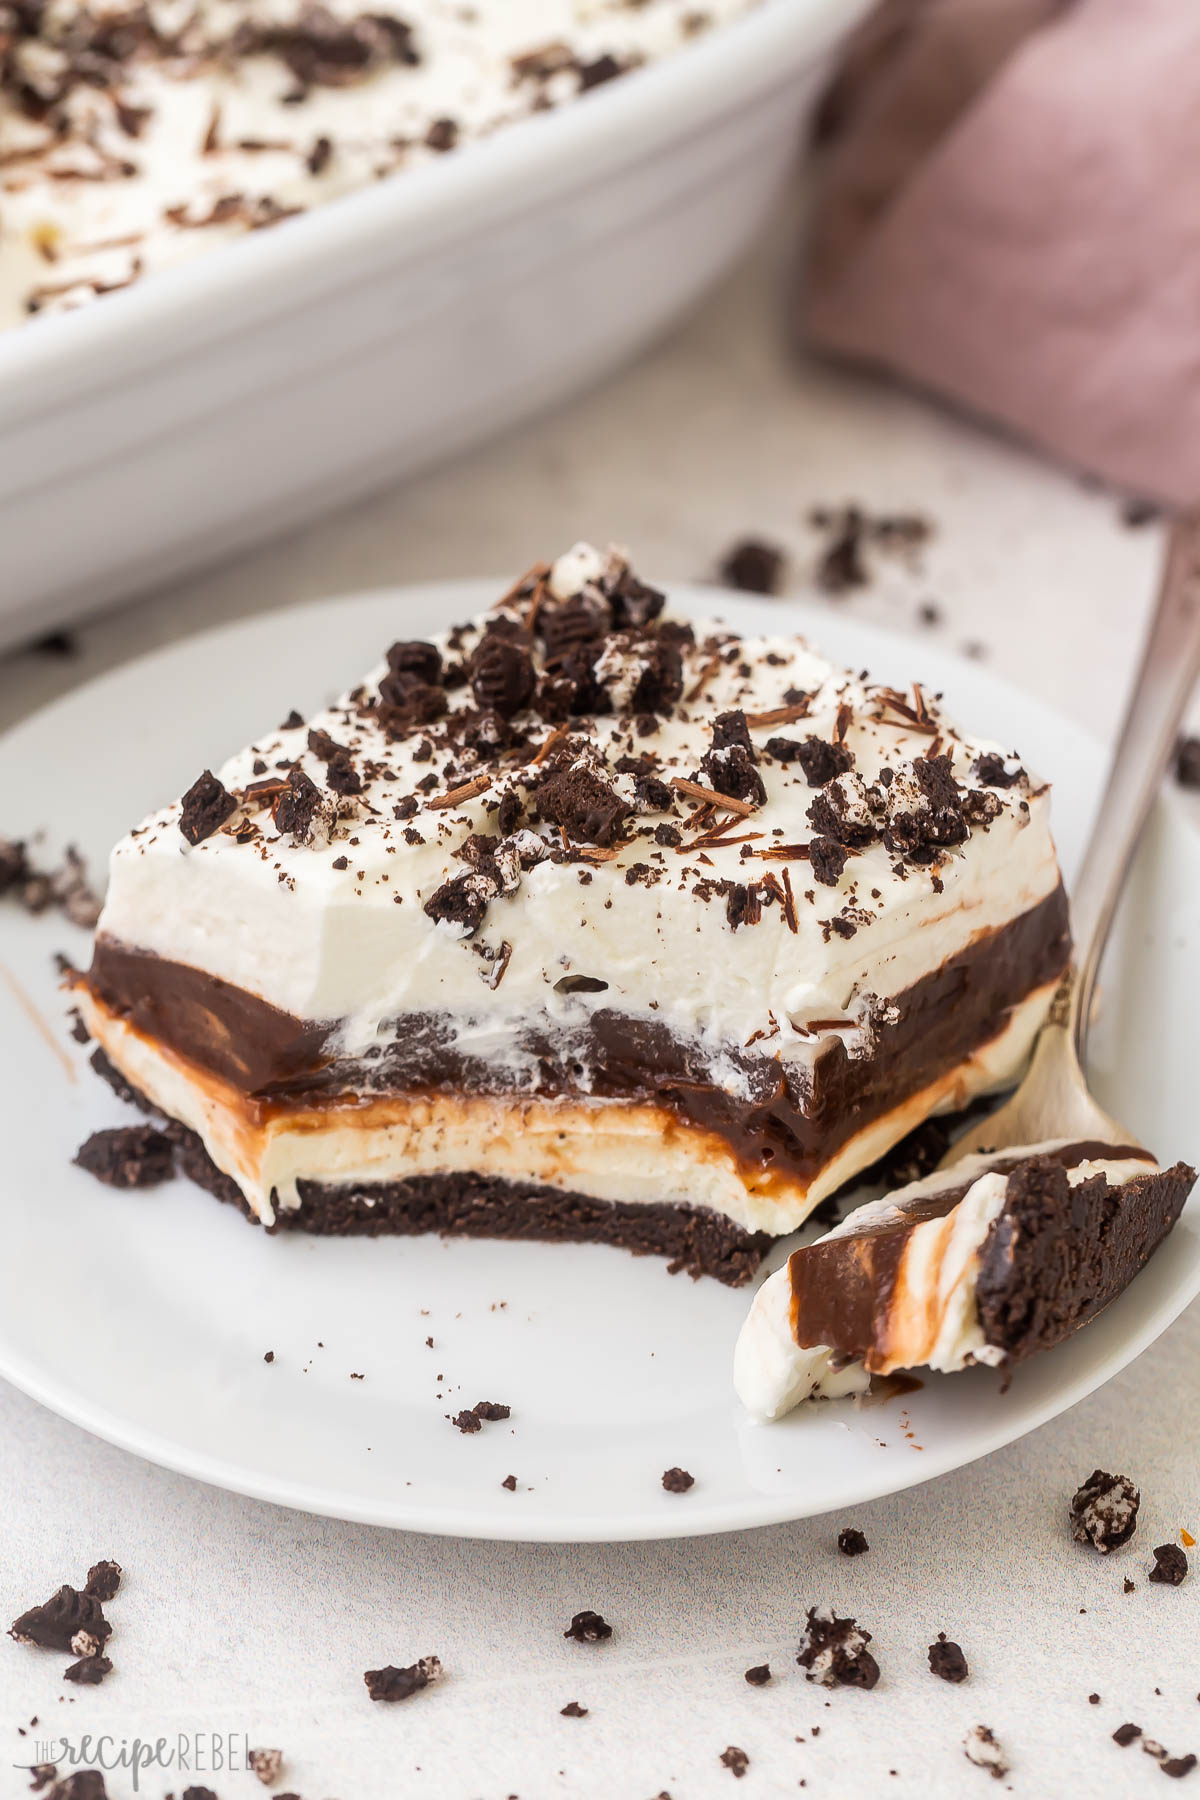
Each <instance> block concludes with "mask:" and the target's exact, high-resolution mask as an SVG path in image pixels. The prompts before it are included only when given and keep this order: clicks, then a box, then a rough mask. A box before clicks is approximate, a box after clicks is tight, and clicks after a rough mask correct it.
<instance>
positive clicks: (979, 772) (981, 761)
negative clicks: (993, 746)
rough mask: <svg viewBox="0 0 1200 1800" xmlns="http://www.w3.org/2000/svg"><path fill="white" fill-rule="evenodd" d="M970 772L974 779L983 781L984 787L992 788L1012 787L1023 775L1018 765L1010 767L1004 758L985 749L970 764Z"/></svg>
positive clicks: (1023, 772) (1022, 770)
mask: <svg viewBox="0 0 1200 1800" xmlns="http://www.w3.org/2000/svg"><path fill="white" fill-rule="evenodd" d="M971 773H972V775H974V777H975V779H976V781H981V782H982V783H983V785H984V787H993V788H1010V787H1014V786H1015V785H1016V783H1017V782H1018V781H1021V780H1023V779H1024V776H1025V771H1024V769H1022V768H1020V767H1017V768H1014V769H1010V768H1009V766H1008V764H1007V763H1006V762H1005V760H1004V758H1003V757H1002V756H997V755H996V754H995V752H994V751H991V750H988V751H985V752H984V754H983V755H982V756H977V757H976V758H975V761H974V762H973V763H972V764H971Z"/></svg>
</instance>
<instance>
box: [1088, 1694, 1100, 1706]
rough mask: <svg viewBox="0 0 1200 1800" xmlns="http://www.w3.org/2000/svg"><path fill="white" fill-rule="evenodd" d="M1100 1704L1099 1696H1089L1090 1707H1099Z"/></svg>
mask: <svg viewBox="0 0 1200 1800" xmlns="http://www.w3.org/2000/svg"><path fill="white" fill-rule="evenodd" d="M1099 1704H1100V1696H1099V1694H1089V1695H1088V1705H1089V1706H1099Z"/></svg>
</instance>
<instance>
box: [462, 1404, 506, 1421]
mask: <svg viewBox="0 0 1200 1800" xmlns="http://www.w3.org/2000/svg"><path fill="white" fill-rule="evenodd" d="M471 1410H472V1412H473V1413H474V1414H475V1417H476V1418H477V1419H486V1420H487V1422H488V1423H489V1424H495V1422H496V1421H497V1420H498V1419H507V1418H509V1417H511V1415H512V1407H511V1406H503V1405H501V1404H500V1402H499V1401H496V1400H477V1401H476V1402H475V1404H474V1406H473V1407H472V1408H471Z"/></svg>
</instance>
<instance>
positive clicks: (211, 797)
mask: <svg viewBox="0 0 1200 1800" xmlns="http://www.w3.org/2000/svg"><path fill="white" fill-rule="evenodd" d="M236 809H237V801H236V800H235V799H234V797H233V795H232V794H231V793H230V792H229V790H228V788H225V787H223V786H222V785H221V783H220V782H219V781H218V780H217V778H216V776H215V775H214V774H213V772H212V770H211V769H205V770H204V772H203V774H201V775H198V776H197V777H196V779H195V781H193V783H192V785H191V787H190V788H189V789H188V791H187V793H186V794H185V795H184V796H183V799H182V801H181V802H180V813H179V829H180V832H181V833H182V834H183V836H184V837H185V838H186V839H187V841H188V843H189V844H192V845H193V846H194V845H196V844H200V843H203V841H204V839H205V838H206V837H211V836H212V834H213V832H214V831H216V830H218V829H219V828H220V827H221V826H222V825H223V824H224V823H225V821H226V819H227V818H228V817H229V815H230V813H232V812H234V811H236Z"/></svg>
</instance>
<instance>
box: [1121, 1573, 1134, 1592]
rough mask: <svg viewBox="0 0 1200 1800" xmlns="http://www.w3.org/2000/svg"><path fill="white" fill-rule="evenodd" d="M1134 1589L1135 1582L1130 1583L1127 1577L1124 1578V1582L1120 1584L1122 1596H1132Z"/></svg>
mask: <svg viewBox="0 0 1200 1800" xmlns="http://www.w3.org/2000/svg"><path fill="white" fill-rule="evenodd" d="M1136 1587H1137V1582H1136V1581H1130V1579H1129V1577H1128V1575H1127V1576H1126V1577H1125V1579H1124V1581H1123V1582H1122V1583H1121V1592H1122V1593H1123V1594H1132V1593H1133V1591H1134V1589H1135V1588H1136Z"/></svg>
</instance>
